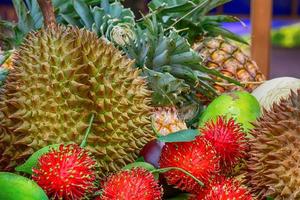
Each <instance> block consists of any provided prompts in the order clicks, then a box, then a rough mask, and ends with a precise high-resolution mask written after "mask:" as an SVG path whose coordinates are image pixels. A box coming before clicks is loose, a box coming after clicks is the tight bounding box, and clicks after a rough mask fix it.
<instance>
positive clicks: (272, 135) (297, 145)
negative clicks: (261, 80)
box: [245, 89, 300, 200]
mask: <svg viewBox="0 0 300 200" xmlns="http://www.w3.org/2000/svg"><path fill="white" fill-rule="evenodd" d="M252 134H253V136H254V138H253V139H252V141H251V143H250V147H251V148H250V151H249V159H248V161H247V171H246V173H245V175H246V178H247V179H246V181H245V182H246V183H247V184H249V186H250V187H251V188H252V192H253V193H254V194H256V195H257V196H258V197H259V199H262V198H263V197H266V196H270V197H273V198H274V200H286V199H289V200H292V199H293V200H299V199H300V168H299V162H300V89H299V90H298V91H297V92H296V93H294V92H292V93H291V95H290V97H289V98H288V99H282V100H281V102H280V103H279V104H274V105H273V109H272V110H270V111H265V112H264V115H263V116H262V117H261V118H260V119H259V120H258V121H257V122H256V123H255V129H253V131H252Z"/></svg>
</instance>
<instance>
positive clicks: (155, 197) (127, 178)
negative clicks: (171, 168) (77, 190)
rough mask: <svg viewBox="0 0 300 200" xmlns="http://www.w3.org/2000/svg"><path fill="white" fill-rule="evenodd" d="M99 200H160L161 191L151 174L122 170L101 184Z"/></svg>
mask: <svg viewBox="0 0 300 200" xmlns="http://www.w3.org/2000/svg"><path fill="white" fill-rule="evenodd" d="M102 188H103V190H102V194H101V196H100V197H99V198H97V199H99V200H119V199H126V200H127V199H128V200H129V199H130V200H141V199H143V200H161V199H162V194H163V190H162V188H161V187H160V186H159V184H158V182H157V181H156V180H155V178H154V176H153V174H151V173H150V172H149V171H147V170H145V169H142V168H134V169H131V170H123V171H120V172H118V173H117V174H113V175H111V176H109V177H108V178H107V180H105V182H104V183H103V187H102Z"/></svg>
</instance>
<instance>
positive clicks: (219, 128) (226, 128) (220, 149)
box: [200, 116, 247, 172]
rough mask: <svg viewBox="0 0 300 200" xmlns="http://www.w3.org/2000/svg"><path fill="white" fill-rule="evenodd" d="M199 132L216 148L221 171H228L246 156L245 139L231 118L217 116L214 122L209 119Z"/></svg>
mask: <svg viewBox="0 0 300 200" xmlns="http://www.w3.org/2000/svg"><path fill="white" fill-rule="evenodd" d="M200 133H201V134H202V135H203V136H204V138H205V139H207V140H208V141H209V142H210V143H211V144H212V145H213V146H214V147H215V149H216V151H217V153H218V154H219V156H220V166H221V168H222V172H230V171H232V170H233V168H234V167H235V165H236V164H238V163H239V162H240V161H241V159H243V158H245V157H246V155H247V154H246V150H247V140H246V138H245V133H244V132H243V131H242V129H241V127H240V126H239V125H238V124H237V123H235V121H234V120H233V119H232V118H231V119H229V120H226V119H224V117H221V116H220V117H218V118H217V120H216V122H213V121H209V122H207V123H206V124H205V126H204V127H203V128H201V129H200Z"/></svg>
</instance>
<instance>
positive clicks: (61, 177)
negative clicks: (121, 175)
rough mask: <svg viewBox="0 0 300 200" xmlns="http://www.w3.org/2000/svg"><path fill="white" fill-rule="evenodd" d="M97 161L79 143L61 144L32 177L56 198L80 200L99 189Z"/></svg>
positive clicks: (47, 154) (40, 162)
mask: <svg viewBox="0 0 300 200" xmlns="http://www.w3.org/2000/svg"><path fill="white" fill-rule="evenodd" d="M96 168H97V162H96V160H94V159H93V158H92V157H91V155H90V153H89V152H88V151H87V150H85V149H83V148H81V147H79V146H78V145H77V144H69V145H66V146H65V145H63V144H62V145H60V146H59V148H58V149H57V150H52V151H50V152H49V153H46V154H44V155H42V156H41V157H40V159H39V161H38V166H37V168H36V169H33V175H32V179H33V180H34V181H35V182H37V183H38V185H39V186H40V187H41V188H43V189H44V191H46V193H47V195H48V196H49V197H51V198H52V199H64V200H76V199H84V197H86V196H88V195H90V194H92V193H93V192H94V191H95V190H96V189H97V186H96V178H97V170H96Z"/></svg>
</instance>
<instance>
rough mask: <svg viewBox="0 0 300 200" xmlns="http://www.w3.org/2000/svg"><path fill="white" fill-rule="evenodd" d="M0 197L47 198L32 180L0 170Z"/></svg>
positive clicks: (44, 199)
mask: <svg viewBox="0 0 300 200" xmlns="http://www.w3.org/2000/svg"><path fill="white" fill-rule="evenodd" d="M0 188H1V190H0V199H3V200H4V199H5V200H17V199H18V200H48V197H47V195H46V193H45V192H44V191H43V190H42V189H41V188H40V187H39V186H38V185H37V184H36V183H35V182H34V181H32V180H30V179H28V178H25V177H23V176H20V175H16V174H13V173H8V172H0Z"/></svg>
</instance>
